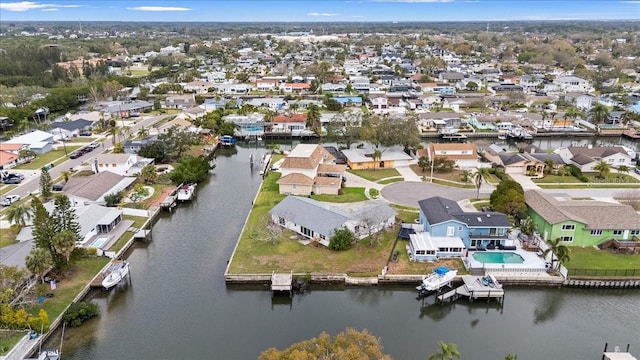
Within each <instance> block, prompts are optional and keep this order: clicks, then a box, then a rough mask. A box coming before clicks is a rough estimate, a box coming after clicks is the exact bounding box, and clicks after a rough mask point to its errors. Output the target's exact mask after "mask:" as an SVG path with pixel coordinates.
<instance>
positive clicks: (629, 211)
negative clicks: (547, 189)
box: [524, 190, 640, 246]
mask: <svg viewBox="0 0 640 360" xmlns="http://www.w3.org/2000/svg"><path fill="white" fill-rule="evenodd" d="M524 198H525V202H526V204H527V207H528V208H529V209H528V214H529V216H530V217H531V219H532V220H533V222H534V223H535V225H536V230H537V231H538V232H539V233H540V235H541V236H542V238H543V239H544V240H551V239H557V238H560V239H561V241H562V242H563V243H564V245H567V246H595V245H599V244H602V243H604V242H606V241H609V240H617V241H625V240H626V241H628V240H636V241H637V240H640V238H639V236H640V215H639V214H638V213H637V212H636V211H635V210H634V209H633V208H632V207H631V206H629V205H623V204H618V203H609V202H604V201H594V200H563V201H561V200H558V199H556V198H554V197H553V196H551V195H549V194H546V193H542V192H540V191H537V190H529V191H526V192H525V193H524Z"/></svg>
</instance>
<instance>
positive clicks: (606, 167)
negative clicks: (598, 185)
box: [593, 160, 611, 179]
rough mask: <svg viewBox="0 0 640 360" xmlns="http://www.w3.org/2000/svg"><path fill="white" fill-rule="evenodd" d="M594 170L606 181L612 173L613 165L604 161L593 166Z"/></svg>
mask: <svg viewBox="0 0 640 360" xmlns="http://www.w3.org/2000/svg"><path fill="white" fill-rule="evenodd" d="M593 170H595V171H597V172H598V177H599V178H601V179H604V178H605V177H607V175H609V174H610V173H611V165H610V164H609V163H608V162H606V161H604V160H600V161H598V163H596V164H595V165H594V166H593Z"/></svg>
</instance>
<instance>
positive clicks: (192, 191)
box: [176, 183, 198, 201]
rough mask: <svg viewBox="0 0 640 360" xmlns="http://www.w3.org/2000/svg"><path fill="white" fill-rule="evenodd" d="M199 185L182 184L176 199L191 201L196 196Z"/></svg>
mask: <svg viewBox="0 0 640 360" xmlns="http://www.w3.org/2000/svg"><path fill="white" fill-rule="evenodd" d="M197 185H198V184H196V183H193V184H186V185H185V184H182V185H180V186H178V191H177V193H176V199H177V200H178V201H190V200H192V199H193V198H194V197H195V196H196V186H197Z"/></svg>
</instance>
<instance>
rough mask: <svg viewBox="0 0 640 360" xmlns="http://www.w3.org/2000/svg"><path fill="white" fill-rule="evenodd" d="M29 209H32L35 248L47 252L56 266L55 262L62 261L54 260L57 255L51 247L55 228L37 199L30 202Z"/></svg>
mask: <svg viewBox="0 0 640 360" xmlns="http://www.w3.org/2000/svg"><path fill="white" fill-rule="evenodd" d="M31 207H32V209H33V239H34V241H35V243H36V247H37V248H40V249H44V250H46V251H48V252H49V254H50V256H51V257H52V258H53V261H54V264H56V263H57V260H62V259H57V258H56V255H57V253H56V251H55V249H54V247H53V237H54V236H55V234H56V226H55V224H54V222H53V220H52V218H51V216H50V215H49V212H48V211H47V209H45V208H44V205H42V202H40V200H39V199H38V198H34V199H32V200H31Z"/></svg>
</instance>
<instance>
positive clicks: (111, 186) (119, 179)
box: [63, 171, 136, 207]
mask: <svg viewBox="0 0 640 360" xmlns="http://www.w3.org/2000/svg"><path fill="white" fill-rule="evenodd" d="M134 181H136V179H135V178H134V177H124V176H122V175H118V174H115V173H113V172H110V171H101V172H100V173H98V174H94V175H90V176H72V177H70V178H69V181H67V183H66V184H65V185H64V190H63V191H64V194H65V195H67V196H68V197H69V200H70V201H71V203H72V204H73V206H74V207H75V206H84V205H89V204H104V203H105V201H104V197H105V196H106V195H109V194H115V193H118V192H120V191H123V190H125V189H126V188H128V187H129V186H131V184H133V182H134Z"/></svg>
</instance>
